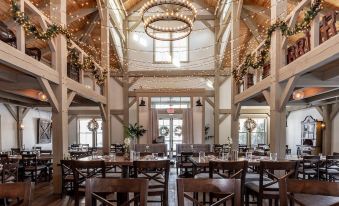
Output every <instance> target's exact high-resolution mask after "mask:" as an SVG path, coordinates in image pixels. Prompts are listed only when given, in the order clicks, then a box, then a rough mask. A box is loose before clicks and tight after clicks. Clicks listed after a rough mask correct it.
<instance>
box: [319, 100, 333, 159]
mask: <svg viewBox="0 0 339 206" xmlns="http://www.w3.org/2000/svg"><path fill="white" fill-rule="evenodd" d="M322 110H323V120H324V123H325V128H324V132H323V137H322V138H323V139H322V154H324V155H331V143H332V119H331V113H332V105H330V104H327V105H324V106H323V107H322ZM317 138H318V137H317Z"/></svg>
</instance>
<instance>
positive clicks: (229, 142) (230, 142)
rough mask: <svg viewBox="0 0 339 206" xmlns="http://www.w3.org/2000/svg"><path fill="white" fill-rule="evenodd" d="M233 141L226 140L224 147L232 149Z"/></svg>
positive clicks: (228, 138)
mask: <svg viewBox="0 0 339 206" xmlns="http://www.w3.org/2000/svg"><path fill="white" fill-rule="evenodd" d="M232 144H233V140H232V138H231V137H227V138H226V145H227V147H228V148H232Z"/></svg>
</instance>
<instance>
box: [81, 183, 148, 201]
mask: <svg viewBox="0 0 339 206" xmlns="http://www.w3.org/2000/svg"><path fill="white" fill-rule="evenodd" d="M131 185H133V187H131ZM147 192H148V180H146V179H106V178H90V179H87V180H86V206H94V205H96V202H97V200H99V201H101V202H102V203H106V205H107V204H111V203H109V202H107V201H108V200H107V199H106V198H105V197H104V196H101V195H100V194H109V193H135V196H134V198H132V199H130V200H127V202H124V203H120V205H129V203H131V202H132V201H134V200H135V201H137V202H139V204H140V206H146V204H147ZM112 205H113V204H112Z"/></svg>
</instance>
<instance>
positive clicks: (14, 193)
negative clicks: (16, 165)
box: [0, 182, 32, 206]
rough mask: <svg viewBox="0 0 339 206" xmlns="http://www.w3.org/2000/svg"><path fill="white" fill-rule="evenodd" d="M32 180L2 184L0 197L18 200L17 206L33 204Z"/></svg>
mask: <svg viewBox="0 0 339 206" xmlns="http://www.w3.org/2000/svg"><path fill="white" fill-rule="evenodd" d="M31 185H32V184H31V182H17V183H7V184H0V199H4V198H6V199H12V200H13V201H17V203H16V204H15V205H17V206H31V205H32V204H31V196H32V192H31Z"/></svg>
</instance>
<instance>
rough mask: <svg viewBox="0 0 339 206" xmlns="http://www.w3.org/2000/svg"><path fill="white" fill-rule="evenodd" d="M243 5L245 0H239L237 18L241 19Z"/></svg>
mask: <svg viewBox="0 0 339 206" xmlns="http://www.w3.org/2000/svg"><path fill="white" fill-rule="evenodd" d="M242 6H243V0H239V2H238V11H237V19H240V15H241V13H242Z"/></svg>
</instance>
